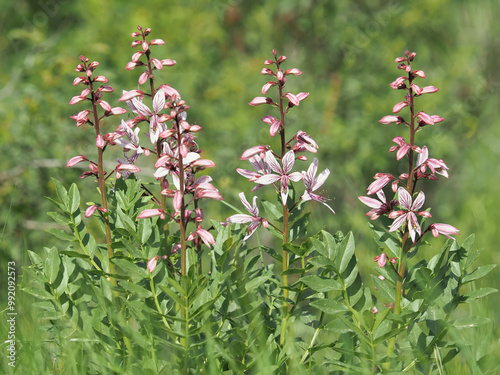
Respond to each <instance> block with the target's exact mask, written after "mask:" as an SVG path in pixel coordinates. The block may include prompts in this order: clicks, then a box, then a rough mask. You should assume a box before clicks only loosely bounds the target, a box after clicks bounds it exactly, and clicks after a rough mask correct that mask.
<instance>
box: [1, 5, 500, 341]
mask: <svg viewBox="0 0 500 375" xmlns="http://www.w3.org/2000/svg"><path fill="white" fill-rule="evenodd" d="M0 5H1V7H2V13H1V14H0V59H1V60H0V67H1V69H0V155H2V160H1V163H0V231H1V232H0V236H1V237H0V261H1V262H0V280H2V281H1V282H0V285H5V284H6V280H7V276H6V272H7V262H8V261H15V262H16V267H17V270H18V277H19V280H20V276H21V274H22V267H23V266H26V265H28V264H29V263H28V256H27V250H28V249H30V250H33V251H36V252H41V251H42V249H43V247H45V246H47V247H51V246H57V244H58V242H57V241H58V240H57V239H56V238H54V237H52V236H51V235H48V234H46V233H45V230H46V229H48V228H52V227H54V225H55V224H54V223H53V221H52V219H51V218H50V217H49V216H47V214H46V212H47V211H51V210H53V207H52V206H51V204H50V202H48V201H47V200H46V199H45V197H46V196H54V195H55V188H54V186H53V185H52V183H51V182H50V177H56V178H58V179H59V180H61V181H62V182H63V184H65V185H66V186H68V185H69V184H70V183H71V182H74V181H76V182H77V183H78V185H79V187H80V189H81V191H82V193H83V194H84V197H83V198H84V201H85V200H88V201H90V200H92V197H93V196H95V195H96V192H95V184H94V182H93V181H90V180H79V175H80V173H81V172H82V170H79V169H69V168H65V167H64V165H65V164H66V162H67V160H68V159H69V158H70V157H72V156H74V155H78V154H86V153H90V152H93V149H94V148H95V147H94V136H93V132H92V131H84V130H82V129H78V128H76V127H75V125H74V121H73V120H71V119H70V118H69V116H71V115H73V114H75V113H76V112H78V111H80V110H81V109H82V108H80V107H78V108H77V106H74V107H73V106H69V105H68V102H69V100H70V99H71V97H72V96H74V95H77V94H78V93H79V92H80V90H81V89H78V88H76V87H74V86H72V81H73V79H74V77H75V76H76V73H75V71H74V67H75V66H76V64H77V63H78V62H79V59H78V57H79V55H81V54H83V55H85V56H86V57H89V58H90V59H91V60H98V61H100V63H101V67H100V68H99V70H98V73H99V74H103V75H105V76H106V77H107V78H108V79H109V84H111V85H112V86H113V87H114V88H115V90H116V91H115V93H114V94H112V95H110V96H108V98H107V100H109V101H110V102H111V104H112V106H116V105H117V104H118V102H117V99H118V98H119V97H120V96H121V90H122V89H127V90H131V89H134V88H136V85H137V77H138V74H139V73H138V72H137V71H133V72H128V71H126V70H125V65H126V64H127V62H128V61H129V60H130V57H131V55H132V53H133V50H132V49H131V48H130V43H131V41H132V38H131V37H130V34H131V33H132V32H133V31H135V30H136V27H137V25H141V26H143V27H151V28H152V30H153V32H152V37H153V38H161V39H164V40H165V42H166V44H165V45H164V46H162V47H157V48H156V50H155V51H154V54H155V56H157V57H159V58H170V59H174V60H176V61H177V65H176V66H175V67H172V68H168V69H165V70H164V71H163V72H161V73H160V74H159V75H158V78H159V79H160V80H161V81H162V83H169V84H171V85H172V86H173V87H175V88H177V89H178V90H179V91H180V93H181V94H182V96H183V98H184V99H185V100H186V101H187V103H188V104H189V105H190V106H191V110H190V115H189V116H190V120H191V121H193V122H196V123H197V124H199V125H201V126H202V127H203V135H202V136H203V141H202V142H201V146H202V148H203V150H204V152H205V156H206V157H207V158H210V159H212V160H214V161H215V163H216V164H217V165H218V166H217V167H216V168H215V169H214V170H212V171H211V175H212V177H213V178H214V182H215V185H216V186H217V187H218V188H219V190H220V191H221V192H222V194H223V196H224V198H225V200H226V201H228V202H229V203H232V204H235V205H239V199H238V193H239V192H240V191H243V190H247V189H248V187H249V186H251V185H249V183H248V182H247V181H246V180H245V179H244V178H242V177H240V176H239V175H238V174H237V173H236V172H235V169H236V168H237V167H244V168H246V167H247V164H246V162H242V161H240V160H239V157H240V155H241V153H242V151H243V150H245V149H246V148H248V147H250V146H253V145H255V144H261V143H268V142H269V135H268V131H269V127H268V126H267V125H265V124H263V123H262V122H261V121H260V118H261V117H262V116H264V115H266V114H268V113H266V110H267V108H261V107H257V108H254V107H250V106H249V105H248V102H250V101H251V100H252V98H253V97H255V96H259V95H260V88H261V86H262V84H263V83H264V82H265V81H266V78H265V77H264V76H261V75H260V74H259V72H260V69H261V68H262V63H263V61H264V60H265V59H268V58H270V57H271V49H273V48H274V49H276V50H277V51H278V53H279V54H283V55H286V56H287V57H288V58H289V60H288V61H289V62H288V64H287V65H286V67H287V68H291V67H296V68H299V69H300V70H302V72H303V74H302V75H301V76H300V77H291V78H290V79H289V80H288V82H287V88H288V89H289V90H290V91H292V92H298V91H309V92H310V96H309V98H307V100H305V101H304V102H303V103H302V104H301V106H300V108H299V109H297V110H295V111H293V112H292V113H291V114H290V116H289V124H290V126H291V127H293V128H294V129H295V131H296V130H298V129H303V130H305V131H306V132H308V133H309V134H312V135H313V137H314V139H315V140H316V141H317V142H318V143H319V146H320V150H319V157H318V158H319V159H320V166H319V168H320V169H321V170H322V169H324V168H329V169H330V171H331V175H330V178H329V180H328V181H327V183H326V185H325V190H327V192H328V196H329V197H330V198H331V199H332V201H331V202H330V203H331V206H332V207H333V208H334V209H335V211H336V212H337V215H335V216H332V215H329V214H328V212H329V211H328V210H327V209H326V208H325V207H324V206H322V205H311V209H312V210H314V211H316V213H315V215H313V217H315V218H316V221H315V222H314V224H313V225H314V227H315V228H316V229H318V230H319V229H321V228H322V227H323V226H327V228H328V229H329V230H330V231H332V232H335V231H336V230H342V231H343V232H348V231H349V230H353V232H354V235H355V240H356V243H357V250H356V254H357V256H358V258H359V259H361V260H364V261H365V264H366V266H368V265H370V266H371V262H373V257H374V256H375V255H377V246H376V245H375V243H374V242H373V240H372V239H371V236H370V234H369V229H368V224H367V222H368V219H367V218H366V217H365V216H364V213H365V212H366V210H367V209H366V207H365V206H364V205H363V204H361V202H359V200H358V199H357V196H359V195H364V194H365V192H366V190H365V189H366V187H367V186H368V184H369V183H370V182H371V181H372V178H373V175H374V174H375V173H376V172H392V173H395V174H399V173H400V172H401V171H397V170H394V167H393V166H394V165H395V164H396V163H394V161H395V157H394V155H393V154H389V153H388V152H387V150H388V149H389V147H390V146H391V145H392V142H391V140H392V138H393V137H394V136H396V135H400V133H401V131H400V129H398V128H397V127H396V126H394V125H382V124H380V123H378V120H379V119H380V118H381V117H383V116H384V115H387V114H390V113H391V110H392V106H393V105H394V104H395V103H397V102H399V101H401V100H402V97H401V92H397V91H395V90H392V89H391V88H390V87H389V83H390V82H392V81H393V80H394V79H395V78H396V77H397V76H398V75H399V72H398V71H397V69H396V64H395V63H394V62H393V61H394V58H395V57H397V56H401V55H403V53H404V50H405V49H408V50H410V51H415V52H417V59H416V61H415V64H414V68H417V69H423V70H424V71H425V72H426V74H427V79H426V80H425V84H426V85H434V86H436V87H438V88H439V89H440V90H439V92H438V93H436V94H433V95H426V96H425V97H422V98H421V99H419V105H420V106H421V107H422V108H423V109H424V110H425V111H426V112H427V113H430V114H438V115H440V116H442V117H444V118H445V119H446V121H444V122H443V123H440V124H439V125H436V126H435V127H433V128H432V129H431V130H427V131H426V132H423V133H422V137H421V138H418V137H417V143H418V144H426V145H427V146H428V147H429V149H430V152H431V155H432V156H433V157H436V158H442V159H444V161H445V162H446V163H447V165H448V166H449V167H450V178H449V180H446V179H443V178H442V179H440V181H439V182H438V183H432V182H431V183H430V184H429V186H428V188H427V187H426V189H431V190H432V189H434V190H432V191H431V192H429V194H427V202H426V206H430V207H433V210H432V213H433V216H434V219H435V220H436V221H438V222H444V223H449V224H452V225H454V226H456V227H458V228H459V229H460V231H461V236H460V237H459V240H460V241H463V240H464V239H465V238H466V237H467V236H468V235H469V234H472V233H475V234H476V246H478V247H480V248H483V249H484V251H483V253H482V255H481V256H480V258H479V260H478V262H479V263H480V264H490V263H497V264H498V263H499V261H500V253H499V251H498V244H499V242H500V234H499V229H498V228H499V223H500V199H499V184H500V163H499V161H500V120H499V116H498V108H499V100H500V69H498V67H499V65H500V24H499V23H498V20H497V18H498V15H499V14H500V3H499V2H498V1H496V0H483V1H481V2H480V3H477V2H471V1H466V0H421V1H404V2H400V1H396V0H394V1H383V0H335V1H331V0H300V1H299V0H254V1H248V0H247V1H245V0H220V1H210V0H196V1H195V0H182V1H180V0H171V1H168V2H167V1H159V0H150V1H147V2H126V3H124V2H121V1H118V0H109V1H97V0H88V1H85V2H83V1H74V2H72V1H67V0H32V1H26V0H19V1H16V2H14V1H8V0H0ZM111 98H113V99H111ZM118 121H119V120H118V119H108V122H107V123H106V124H105V125H104V126H107V128H106V131H114V130H115V128H116V126H117V125H118ZM87 130H88V129H87ZM419 135H420V134H419ZM276 141H277V140H276ZM427 191H428V190H427ZM85 194H88V195H87V196H85ZM232 213H233V212H231V211H229V210H228V208H227V207H226V206H224V205H223V204H220V203H219V202H215V203H211V205H210V210H209V211H206V216H211V217H212V218H214V219H217V220H221V221H223V220H225V218H226V217H227V216H229V215H231V214H232ZM439 248H440V240H436V241H434V242H433V246H429V247H426V248H425V249H424V250H423V252H422V254H420V256H429V257H430V256H431V255H432V254H434V253H435V252H437V250H438V249H439ZM499 276H500V270H498V269H495V270H494V271H493V272H492V273H490V274H489V275H488V277H487V278H485V279H484V280H482V281H481V285H477V287H480V286H489V287H496V288H497V289H498V288H499V287H500V281H499V280H500V277H499ZM19 298H22V297H19ZM0 301H2V305H1V307H0V311H1V310H3V309H4V304H5V303H4V301H6V288H2V289H1V290H0ZM19 305H20V306H21V305H22V301H19ZM499 306H500V296H499V295H498V293H497V294H494V295H492V296H490V297H488V298H487V299H485V300H484V301H482V300H481V302H478V303H477V304H475V305H467V306H466V308H467V309H468V310H467V311H466V313H467V314H469V315H482V316H487V317H490V318H491V319H492V322H491V324H489V325H485V326H481V327H478V328H475V329H474V330H472V331H471V334H470V335H471V336H470V337H462V338H459V339H462V340H467V342H470V343H471V345H476V344H477V345H484V346H485V347H486V346H491V345H493V344H495V345H498V340H499V337H500V329H499V328H498V327H499V325H500V309H498V307H499ZM30 319H32V317H29V312H26V317H25V318H24V321H25V322H24V323H22V324H21V323H20V325H19V326H18V329H19V330H22V329H23V324H25V325H26V327H29V324H28V323H26V322H29V321H31V320H30ZM4 324H5V322H4V319H3V320H2V322H1V323H0V327H2V329H1V330H0V332H2V333H3V332H4V330H3V329H4V328H5V327H4ZM26 329H27V328H26ZM27 333H28V334H29V332H27ZM3 340H4V339H3V337H2V338H1V340H0V341H1V342H3Z"/></svg>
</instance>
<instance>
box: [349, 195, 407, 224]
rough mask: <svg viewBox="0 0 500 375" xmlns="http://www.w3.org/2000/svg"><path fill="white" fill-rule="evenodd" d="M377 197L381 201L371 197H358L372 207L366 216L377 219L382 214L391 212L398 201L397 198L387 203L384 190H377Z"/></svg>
mask: <svg viewBox="0 0 500 375" xmlns="http://www.w3.org/2000/svg"><path fill="white" fill-rule="evenodd" d="M377 197H378V199H380V201H378V200H376V199H373V198H370V197H358V199H359V200H360V201H361V202H363V203H364V204H366V205H367V206H368V207H371V208H372V209H371V210H370V211H368V212H367V213H366V214H365V215H366V216H370V220H376V219H378V218H379V217H380V216H382V215H385V214H386V213H388V212H391V211H392V209H393V208H394V206H395V205H396V204H397V203H398V202H397V201H396V200H395V199H393V200H391V201H390V202H389V203H387V200H386V198H385V194H384V191H383V190H379V191H377Z"/></svg>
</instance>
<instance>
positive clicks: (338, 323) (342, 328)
mask: <svg viewBox="0 0 500 375" xmlns="http://www.w3.org/2000/svg"><path fill="white" fill-rule="evenodd" d="M323 328H324V329H325V330H326V331H331V332H336V333H347V332H352V330H351V329H350V328H349V327H348V326H346V324H345V323H344V322H343V321H342V319H338V318H337V319H334V320H332V321H330V322H329V323H328V324H326V325H325V326H324V327H323Z"/></svg>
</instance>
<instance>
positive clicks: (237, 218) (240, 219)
mask: <svg viewBox="0 0 500 375" xmlns="http://www.w3.org/2000/svg"><path fill="white" fill-rule="evenodd" d="M252 220H253V216H250V215H245V214H237V215H232V216H229V217H228V218H227V219H226V221H227V222H228V223H232V224H233V223H234V224H245V223H249V222H251V221H252Z"/></svg>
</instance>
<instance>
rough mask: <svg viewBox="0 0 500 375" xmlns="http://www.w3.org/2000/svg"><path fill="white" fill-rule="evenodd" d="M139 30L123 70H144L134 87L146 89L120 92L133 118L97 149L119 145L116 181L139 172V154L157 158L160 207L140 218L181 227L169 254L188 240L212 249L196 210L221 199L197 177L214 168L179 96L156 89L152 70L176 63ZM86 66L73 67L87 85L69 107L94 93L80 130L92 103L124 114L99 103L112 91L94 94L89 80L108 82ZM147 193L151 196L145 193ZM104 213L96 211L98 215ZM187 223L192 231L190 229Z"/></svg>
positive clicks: (93, 165)
mask: <svg viewBox="0 0 500 375" xmlns="http://www.w3.org/2000/svg"><path fill="white" fill-rule="evenodd" d="M137 29H138V31H137V32H134V33H132V37H133V38H135V40H134V41H133V42H132V47H133V48H139V51H137V52H135V53H134V54H133V55H132V59H131V61H130V62H129V63H128V64H127V66H126V69H127V70H133V69H135V68H143V69H144V71H143V72H142V73H141V74H140V76H139V79H138V83H139V88H141V86H144V87H147V88H144V89H137V90H131V91H123V95H122V96H121V97H120V99H119V101H121V102H125V103H126V104H127V106H128V108H129V110H130V111H131V112H132V113H133V116H130V118H129V119H128V120H122V121H121V123H120V124H119V126H118V127H117V128H116V130H115V131H113V132H109V133H107V134H105V135H102V134H101V133H100V132H99V134H98V137H97V145H98V147H100V148H101V149H102V150H104V148H105V147H106V146H108V145H113V146H119V147H121V148H122V149H123V151H124V157H123V159H118V162H117V166H116V168H115V170H114V172H116V177H117V178H120V177H123V178H128V177H129V176H130V174H131V173H138V172H139V171H140V169H139V168H138V167H137V166H136V162H137V160H138V158H139V157H140V156H146V157H148V156H150V155H155V156H156V159H155V161H154V168H155V172H154V176H153V177H154V178H156V180H158V182H159V185H160V190H161V191H160V196H161V197H160V199H157V198H154V199H153V201H154V202H156V203H157V204H158V206H159V207H157V208H152V209H146V210H143V211H142V212H141V213H140V214H139V215H138V218H139V219H144V218H149V217H153V216H159V217H160V218H161V219H166V218H169V219H170V220H171V221H173V222H175V223H177V225H179V226H180V232H181V242H180V243H179V244H176V245H175V246H174V247H173V249H171V251H170V252H169V253H172V252H175V251H176V250H177V249H181V250H182V251H183V253H185V249H186V242H187V241H191V242H192V243H193V245H194V246H195V247H196V248H197V249H199V246H200V244H201V243H204V244H206V245H207V246H211V245H214V244H215V240H214V237H213V236H212V234H211V233H210V232H209V231H208V230H206V229H204V228H203V227H202V223H203V219H204V215H203V212H202V209H201V208H200V207H199V200H200V199H204V198H211V199H216V200H222V196H221V194H220V193H219V191H218V190H217V189H216V188H215V187H214V186H213V185H212V183H211V181H212V178H211V177H210V176H207V175H204V176H200V177H198V176H197V174H198V173H199V172H200V171H202V170H204V169H206V168H211V167H214V166H215V163H214V162H213V161H211V160H208V159H202V158H201V155H200V154H201V150H200V148H199V147H198V143H197V142H196V137H197V135H198V133H199V132H200V130H201V126H199V125H196V124H190V123H189V122H188V121H187V111H188V110H189V106H188V105H187V104H186V102H185V101H184V100H183V99H182V98H181V95H180V94H179V92H178V91H177V90H176V89H174V88H173V87H171V86H169V85H166V84H161V85H159V86H156V85H155V71H157V70H161V69H162V68H163V67H164V66H172V65H175V61H174V60H171V59H159V58H156V57H153V56H152V53H151V47H152V46H161V45H163V44H164V43H165V42H164V41H163V40H161V39H152V40H149V41H148V39H147V37H148V35H149V34H150V32H151V29H149V28H146V29H144V28H142V27H141V26H139V27H138V28H137ZM87 62H88V59H83V58H82V64H79V66H78V67H77V70H78V71H84V72H86V77H85V76H84V77H78V78H77V79H76V80H75V82H76V83H85V84H87V85H89V88H88V89H86V90H84V91H83V92H82V93H81V94H80V95H79V96H76V97H74V98H73V99H72V100H71V102H70V104H74V103H77V102H79V101H82V100H84V99H85V98H86V97H87V96H88V95H92V96H91V98H92V105H93V109H92V110H84V111H82V112H80V113H79V114H77V115H75V116H73V118H74V119H75V120H76V121H77V125H78V126H80V125H82V124H83V123H85V122H90V123H91V121H90V120H89V119H88V115H89V114H90V113H92V112H94V113H95V111H96V105H100V106H101V107H102V108H103V109H104V110H105V113H104V115H103V116H109V115H112V114H124V113H126V112H127V111H126V110H124V109H122V108H111V106H110V105H109V104H108V103H107V102H105V101H103V100H102V99H101V96H102V93H103V92H112V91H113V90H112V89H111V87H109V86H101V87H100V88H99V89H98V90H96V91H93V89H92V83H93V82H106V81H107V80H106V79H105V78H104V77H102V76H99V77H96V78H95V79H94V80H92V79H91V78H90V77H91V75H92V72H93V70H94V69H95V67H96V66H97V65H99V64H98V63H97V62H94V63H91V64H87ZM76 83H75V84H76ZM147 83H149V85H147ZM146 99H149V100H150V101H151V106H149V105H148V104H146ZM144 125H145V126H144ZM142 133H144V134H145V135H146V137H147V138H148V139H149V142H148V143H147V145H144V144H143V143H141V139H140V136H141V134H142ZM85 160H87V158H86V157H84V156H82V155H80V156H76V157H74V158H72V159H71V160H70V161H69V162H68V166H73V165H75V164H76V163H78V162H81V161H85ZM90 169H91V172H86V175H90V174H96V172H94V170H96V163H92V162H91V165H90ZM110 174H111V173H110ZM110 174H108V177H109V175H110ZM106 178H107V177H106ZM147 193H148V194H150V193H151V192H150V191H149V190H147ZM166 198H171V202H172V203H171V204H172V208H171V209H170V208H167V204H166ZM97 208H98V207H92V208H89V209H88V210H87V216H90V215H92V214H93V213H94V212H95V211H96V209H97ZM102 211H103V210H100V212H102ZM190 223H191V224H192V228H191V229H190V230H189V231H188V224H190ZM153 259H155V261H154V262H153V261H150V263H149V264H148V270H149V271H150V272H152V270H153V269H154V266H155V265H156V261H157V260H158V259H161V257H159V256H155V257H154V258H153Z"/></svg>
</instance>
